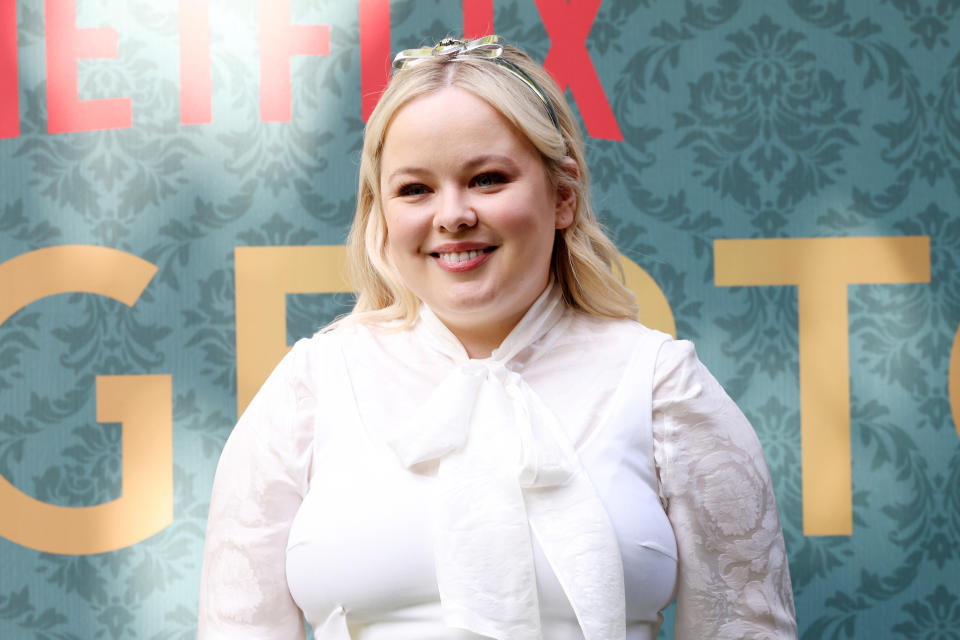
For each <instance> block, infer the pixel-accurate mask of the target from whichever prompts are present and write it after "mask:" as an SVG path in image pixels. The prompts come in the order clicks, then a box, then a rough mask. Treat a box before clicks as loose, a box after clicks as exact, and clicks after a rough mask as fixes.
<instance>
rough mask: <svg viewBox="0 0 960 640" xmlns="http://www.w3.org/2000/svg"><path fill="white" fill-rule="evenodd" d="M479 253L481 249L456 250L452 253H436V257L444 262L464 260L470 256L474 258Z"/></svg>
mask: <svg viewBox="0 0 960 640" xmlns="http://www.w3.org/2000/svg"><path fill="white" fill-rule="evenodd" d="M481 253H483V251H476V250H474V251H457V252H454V253H438V254H437V257H438V258H440V259H441V260H443V261H444V262H465V261H467V260H470V259H472V258H476V257H477V256H479V255H480V254H481Z"/></svg>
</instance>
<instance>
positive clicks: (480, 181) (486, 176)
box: [470, 171, 507, 189]
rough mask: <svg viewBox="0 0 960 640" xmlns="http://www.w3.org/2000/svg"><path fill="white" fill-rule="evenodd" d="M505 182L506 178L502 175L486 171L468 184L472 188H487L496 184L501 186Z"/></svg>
mask: <svg viewBox="0 0 960 640" xmlns="http://www.w3.org/2000/svg"><path fill="white" fill-rule="evenodd" d="M506 181H507V177H506V176H505V175H503V174H502V173H498V172H496V171H487V172H485V173H481V174H478V175H477V176H475V177H474V178H473V180H471V181H470V184H471V185H472V186H474V187H480V188H481V189H483V188H488V187H493V186H496V185H498V184H503V183H504V182H506Z"/></svg>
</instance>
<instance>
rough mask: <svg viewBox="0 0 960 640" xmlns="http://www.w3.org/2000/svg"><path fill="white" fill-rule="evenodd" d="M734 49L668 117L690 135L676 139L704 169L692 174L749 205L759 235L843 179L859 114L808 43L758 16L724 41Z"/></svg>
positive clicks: (696, 83)
mask: <svg viewBox="0 0 960 640" xmlns="http://www.w3.org/2000/svg"><path fill="white" fill-rule="evenodd" d="M727 40H729V41H730V42H731V43H732V44H733V45H734V47H735V48H734V49H732V50H729V51H727V52H725V53H723V54H721V55H720V56H718V57H717V61H718V62H719V63H720V64H721V65H722V68H721V69H720V70H717V71H713V72H708V73H705V74H703V75H701V76H700V77H699V78H698V79H696V80H694V81H693V82H692V83H691V85H690V103H689V106H688V109H687V110H686V111H685V112H681V113H677V114H675V118H676V121H677V126H678V127H679V128H682V129H689V132H688V133H687V134H686V136H685V137H684V138H683V140H682V141H681V145H682V146H689V147H690V148H691V149H692V150H693V151H694V153H695V156H694V162H695V163H696V164H698V165H700V166H701V167H703V169H702V170H701V171H694V172H692V175H695V176H702V179H703V183H704V184H705V185H706V186H708V187H710V188H712V189H714V190H716V191H717V192H719V193H720V194H721V195H723V196H729V197H731V198H733V199H734V200H735V201H736V202H738V203H740V204H741V205H744V206H745V207H748V208H749V210H750V211H751V215H752V217H753V220H752V221H751V224H753V225H754V226H755V227H758V228H760V229H763V230H764V231H765V232H766V233H768V234H769V233H771V232H775V231H777V230H778V229H779V228H780V227H782V225H783V223H784V222H785V219H780V218H771V217H770V212H771V211H773V210H774V208H775V209H779V210H781V211H782V210H784V209H792V208H793V207H794V206H795V205H797V204H798V203H799V202H800V201H801V200H803V199H804V198H805V197H807V196H811V195H815V194H817V193H819V192H820V191H822V190H823V189H824V188H825V187H826V186H828V185H831V184H833V183H834V181H835V179H836V178H837V177H838V176H840V175H842V174H843V173H844V168H843V166H842V161H843V151H844V150H845V149H846V148H848V147H851V146H854V145H856V144H857V142H856V140H855V138H854V135H853V133H852V132H851V130H852V129H853V128H854V127H855V126H856V125H857V124H858V122H859V118H860V112H859V110H857V109H850V108H848V106H847V103H846V99H845V96H844V82H843V81H842V80H841V79H838V78H837V77H836V76H835V75H834V74H833V73H831V72H830V71H829V70H828V69H827V68H825V62H824V61H820V60H818V59H817V56H816V55H815V54H814V53H812V52H811V51H810V49H809V47H808V46H806V45H805V44H804V40H805V36H804V35H803V34H802V33H800V32H798V31H795V30H793V29H789V28H785V27H783V26H781V25H779V24H776V23H775V22H774V21H773V20H772V19H771V18H770V17H769V16H767V15H764V16H761V18H760V19H759V20H758V21H757V22H756V23H754V24H752V25H750V27H749V28H748V29H746V30H740V31H736V32H734V33H732V34H730V35H729V36H727Z"/></svg>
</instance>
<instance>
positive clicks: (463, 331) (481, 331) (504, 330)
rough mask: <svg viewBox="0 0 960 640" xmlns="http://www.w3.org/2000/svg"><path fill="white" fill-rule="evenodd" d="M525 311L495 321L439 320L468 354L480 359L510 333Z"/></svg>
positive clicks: (488, 355)
mask: <svg viewBox="0 0 960 640" xmlns="http://www.w3.org/2000/svg"><path fill="white" fill-rule="evenodd" d="M526 312H527V310H526V309H524V310H523V312H522V313H519V314H517V315H516V317H511V318H506V319H504V320H502V321H500V322H496V323H481V324H471V323H467V324H460V323H457V322H455V321H451V319H448V318H440V321H441V322H443V324H444V325H446V327H447V329H449V330H450V333H452V334H453V335H454V337H456V339H457V340H459V341H460V344H462V345H463V348H464V350H466V352H467V355H468V356H470V357H471V358H473V359H480V358H489V357H490V354H491V353H493V350H494V349H496V348H497V347H499V346H500V345H501V343H503V341H504V340H505V339H506V337H507V336H508V335H510V332H511V331H512V330H513V328H514V327H515V326H517V323H518V322H520V320H521V318H523V316H524V314H525V313H526Z"/></svg>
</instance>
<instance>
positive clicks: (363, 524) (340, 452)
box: [287, 314, 677, 640]
mask: <svg viewBox="0 0 960 640" xmlns="http://www.w3.org/2000/svg"><path fill="white" fill-rule="evenodd" d="M561 323H566V324H565V325H564V326H563V327H558V329H561V331H553V332H551V334H550V337H549V338H548V339H549V340H550V341H551V343H550V344H549V345H544V344H539V345H536V344H535V345H534V346H535V347H536V349H533V350H532V351H530V354H534V355H533V356H530V354H524V353H523V352H521V354H518V357H517V358H516V359H515V362H511V364H510V365H508V366H510V367H511V368H514V367H515V370H517V372H518V373H520V374H521V375H522V376H523V378H524V380H525V381H526V382H527V384H529V385H530V386H531V387H532V388H533V389H534V390H535V391H536V392H537V394H538V395H540V397H541V398H542V399H543V400H544V402H545V403H546V404H547V405H548V406H549V407H550V409H551V410H552V411H553V412H554V413H555V414H556V415H557V416H558V417H559V418H560V421H561V423H562V424H563V426H564V428H565V429H566V430H567V432H568V435H569V436H570V440H571V442H573V443H574V444H575V446H576V447H577V452H578V454H579V457H580V459H581V462H582V464H583V465H584V468H585V469H586V471H587V473H588V475H589V477H590V479H591V481H592V482H593V484H594V486H595V487H596V489H597V492H598V494H599V496H600V498H601V501H602V502H603V505H604V507H605V508H606V510H607V512H608V514H609V516H610V519H611V521H612V523H613V525H614V530H615V533H616V535H617V539H618V542H619V546H620V552H621V558H622V561H623V568H624V577H625V585H626V607H627V609H626V613H627V622H628V637H629V638H636V639H638V640H642V639H646V638H653V637H655V636H656V629H657V626H658V612H659V611H660V609H662V608H663V607H665V606H666V605H667V604H668V603H669V602H670V600H671V599H672V597H673V592H674V588H675V582H676V558H677V552H676V543H675V539H674V535H673V531H672V529H671V527H670V523H669V521H668V520H667V517H666V515H665V513H664V510H663V507H662V505H661V503H660V500H659V498H658V495H657V492H658V483H657V479H656V470H655V467H654V461H653V441H652V430H651V418H650V415H651V408H650V403H651V399H650V398H651V385H652V375H653V366H654V362H655V360H656V355H657V349H658V348H659V345H660V344H661V342H662V340H663V339H664V337H663V336H662V334H657V333H656V332H652V331H649V330H647V329H644V328H643V327H640V326H639V325H636V324H635V323H630V322H627V321H608V320H597V319H593V318H586V317H585V316H582V315H579V314H571V316H570V317H568V318H564V320H562V321H561ZM342 333H343V335H342V336H340V342H341V346H342V350H343V353H345V354H347V357H346V358H340V359H339V360H338V359H337V357H336V356H335V355H331V356H330V357H329V358H328V359H329V360H330V362H328V363H326V370H325V371H324V372H321V375H322V380H321V381H318V385H319V387H320V388H321V389H322V390H323V394H322V396H321V397H320V398H318V407H319V412H322V417H321V416H319V415H318V417H317V420H316V421H315V425H314V426H315V439H314V452H313V464H312V469H311V477H310V489H309V491H308V493H307V495H306V496H305V499H304V501H303V504H302V505H301V507H300V510H299V512H298V514H297V516H296V519H295V520H294V522H293V525H292V528H291V532H290V538H289V543H288V547H287V580H288V584H289V587H290V591H291V593H292V595H293V597H294V599H295V600H296V602H297V604H298V605H299V606H300V607H301V609H302V610H303V611H304V614H305V616H306V618H307V620H308V621H309V622H310V623H311V624H312V625H319V624H321V623H322V622H323V620H324V619H326V617H327V615H328V614H329V613H330V611H331V610H333V609H334V608H335V607H338V606H341V607H343V608H344V609H345V610H346V612H347V621H348V623H349V625H350V630H351V636H352V637H353V639H354V640H380V639H381V638H391V639H397V638H400V639H403V638H418V639H429V638H438V639H439V638H444V639H449V638H475V637H476V636H474V635H471V634H469V633H467V632H462V631H457V630H452V629H450V628H448V627H446V626H445V625H444V624H443V621H442V619H441V617H440V616H441V613H440V608H439V602H440V596H439V593H438V589H437V582H436V575H435V565H434V560H433V533H432V527H431V523H432V521H433V516H434V505H435V504H436V482H435V480H436V465H435V464H432V463H426V464H423V465H418V466H417V467H415V468H414V469H412V470H407V469H405V468H403V467H402V466H400V465H399V464H398V462H397V459H396V457H395V455H394V453H393V451H391V450H390V449H389V448H388V447H387V446H386V445H385V444H384V443H383V442H381V440H380V439H379V438H378V437H377V433H378V430H382V429H385V428H389V425H390V423H391V421H392V420H397V419H399V418H400V417H401V416H405V415H408V414H409V412H411V411H413V410H414V409H415V407H416V406H417V403H418V402H419V401H421V400H422V399H423V397H425V395H426V394H428V393H429V392H430V391H431V390H432V389H433V388H434V387H435V386H436V384H437V383H438V382H439V381H440V379H441V378H442V376H443V371H444V366H449V365H445V364H444V363H443V362H442V359H438V360H437V362H436V363H429V362H428V363H424V362H418V361H417V360H411V359H413V358H418V357H419V358H421V359H422V358H424V357H427V358H429V356H424V355H423V351H422V348H421V347H420V346H419V345H418V344H416V336H415V335H414V334H413V332H401V333H393V334H378V333H374V332H371V331H369V330H367V329H363V328H354V329H350V330H347V331H344V332H342ZM378 354H379V355H378ZM410 362H417V365H418V366H417V367H414V368H415V369H416V371H414V370H410V371H404V369H405V368H408V367H410V365H409V363H410ZM570 362H578V363H579V369H578V371H577V372H575V373H572V372H570V371H567V375H565V376H564V375H558V374H557V370H558V369H557V367H559V366H564V367H566V368H567V369H569V363H570ZM423 370H427V371H431V372H432V374H428V375H423V374H422V371H423ZM384 372H388V373H384ZM572 383H575V384H572ZM384 384H389V385H390V386H391V388H393V389H394V391H395V393H391V394H390V396H389V397H391V403H390V405H389V406H383V405H384V403H383V402H382V398H383V397H384V391H383V385H384ZM371 399H375V400H377V401H376V402H371V401H370V400H371ZM374 425H375V426H374ZM371 426H374V428H371ZM534 562H535V569H536V575H537V589H538V596H539V601H540V613H541V620H542V624H543V635H544V637H546V638H556V639H558V640H568V639H569V640H574V639H575V638H582V635H580V632H579V626H578V624H577V620H576V617H575V615H574V612H573V610H572V609H571V607H570V605H569V603H568V601H567V599H566V597H565V596H564V593H563V589H562V587H561V585H560V584H559V583H558V581H557V579H556V578H555V576H554V572H553V571H552V570H551V568H550V566H549V564H548V563H547V560H546V558H545V557H544V555H543V554H542V553H541V551H540V549H539V547H538V545H537V543H536V539H535V537H534Z"/></svg>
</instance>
